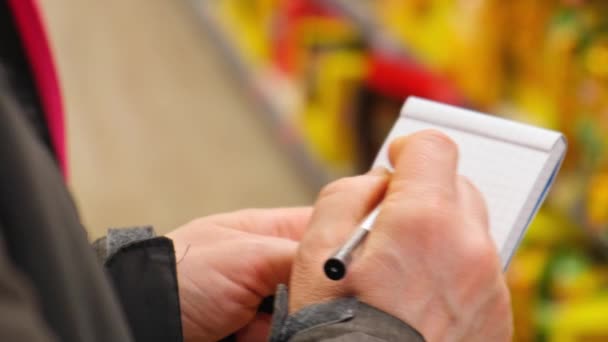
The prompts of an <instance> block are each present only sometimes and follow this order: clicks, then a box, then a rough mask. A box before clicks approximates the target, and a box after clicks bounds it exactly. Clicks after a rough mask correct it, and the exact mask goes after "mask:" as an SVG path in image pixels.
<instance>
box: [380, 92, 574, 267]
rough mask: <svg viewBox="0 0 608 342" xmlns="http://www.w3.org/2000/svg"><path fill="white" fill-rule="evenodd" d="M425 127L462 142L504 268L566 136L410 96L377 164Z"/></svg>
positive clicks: (462, 169)
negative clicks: (397, 141) (403, 138)
mask: <svg viewBox="0 0 608 342" xmlns="http://www.w3.org/2000/svg"><path fill="white" fill-rule="evenodd" d="M425 129H436V130H439V131H441V132H443V133H445V134H446V135H447V136H449V137H450V138H451V139H452V140H454V142H456V144H457V145H458V149H459V157H460V159H459V166H458V172H459V173H460V174H462V175H464V176H466V177H467V178H469V179H470V180H471V182H472V183H473V184H475V186H476V187H477V188H478V189H479V191H480V192H481V193H482V195H483V197H484V199H485V201H486V204H487V207H488V214H489V219H490V233H491V236H492V238H493V240H494V242H495V243H496V246H497V249H498V252H499V254H500V258H501V260H502V263H503V267H504V268H505V269H506V267H507V266H508V264H509V261H510V260H511V257H512V256H513V254H514V252H515V250H516V249H517V246H518V245H519V242H520V241H521V239H522V237H523V235H524V233H525V231H526V229H527V227H528V225H529V224H530V222H531V220H532V219H533V218H534V216H535V215H536V212H537V211H538V209H539V207H540V206H541V204H542V203H543V201H544V199H545V197H546V195H547V193H548V191H549V189H550V187H551V185H552V184H553V181H554V180H555V176H556V174H557V172H558V171H559V168H560V166H561V163H562V160H563V159H564V155H565V153H566V148H567V144H566V140H565V138H564V136H563V135H562V134H561V133H559V132H555V131H551V130H547V129H543V128H538V127H534V126H530V125H526V124H522V123H518V122H514V121H510V120H506V119H503V118H499V117H495V116H491V115H487V114H483V113H479V112H475V111H471V110H467V109H462V108H458V107H454V106H449V105H445V104H440V103H436V102H433V101H428V100H424V99H420V98H416V97H410V98H409V99H408V100H407V101H406V103H405V105H404V106H403V108H402V109H401V113H400V115H399V118H398V119H397V122H396V123H395V125H394V126H393V128H392V130H391V131H390V133H389V135H388V137H387V138H386V140H385V142H384V144H383V146H382V148H381V149H380V152H379V153H378V156H377V157H376V160H375V162H374V166H380V165H382V166H385V167H387V168H389V169H391V165H390V163H389V160H388V153H387V151H388V146H389V144H390V142H391V141H392V140H394V139H395V138H396V137H399V136H404V135H409V134H412V133H414V132H417V131H421V130H425Z"/></svg>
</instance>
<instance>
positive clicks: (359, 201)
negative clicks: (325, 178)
mask: <svg viewBox="0 0 608 342" xmlns="http://www.w3.org/2000/svg"><path fill="white" fill-rule="evenodd" d="M388 179H389V174H388V171H386V170H385V169H375V170H372V171H370V172H369V173H367V174H365V175H361V176H356V177H348V178H342V179H340V180H337V181H335V182H333V183H331V184H329V185H328V186H326V187H325V188H324V189H323V190H322V191H321V193H320V194H319V198H318V200H317V203H316V204H315V209H314V213H313V215H312V218H311V223H310V228H309V232H308V234H307V235H306V237H305V240H304V241H305V242H308V243H307V245H308V244H309V245H311V246H307V248H303V249H306V250H311V251H315V250H318V248H329V249H335V248H337V247H338V246H339V245H341V244H342V243H344V241H345V240H346V239H347V237H348V236H349V235H350V234H351V233H352V231H353V230H354V229H356V227H357V226H358V225H359V224H360V223H361V221H362V220H363V218H364V217H365V216H366V215H367V214H368V213H369V212H370V211H371V210H372V209H373V207H374V206H375V205H376V204H377V203H378V202H379V201H380V200H381V199H382V197H383V196H384V192H385V190H386V186H387V184H388ZM317 255H319V254H317Z"/></svg>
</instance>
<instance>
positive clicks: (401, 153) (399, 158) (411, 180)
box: [387, 130, 458, 196]
mask: <svg viewBox="0 0 608 342" xmlns="http://www.w3.org/2000/svg"><path fill="white" fill-rule="evenodd" d="M389 158H390V160H391V163H392V165H393V166H394V168H395V172H394V174H393V179H392V181H391V185H390V187H389V189H388V194H387V195H389V196H390V195H391V194H394V193H404V195H405V194H406V193H407V195H409V196H412V195H416V194H415V192H416V191H423V192H426V191H428V190H429V189H431V190H432V191H434V189H443V190H444V191H446V190H447V191H453V190H454V185H455V181H456V170H457V167H458V148H457V146H456V144H455V143H454V142H453V141H452V140H451V139H450V138H449V137H447V136H446V135H444V134H443V133H441V132H438V131H435V130H425V131H421V132H418V133H414V134H412V135H410V136H407V137H404V138H399V139H397V140H395V141H394V142H393V143H392V144H391V146H390V148H389ZM408 191H409V193H408Z"/></svg>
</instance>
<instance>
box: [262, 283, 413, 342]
mask: <svg viewBox="0 0 608 342" xmlns="http://www.w3.org/2000/svg"><path fill="white" fill-rule="evenodd" d="M287 302H288V300H287V288H286V287H285V286H283V285H281V286H279V290H278V291H277V294H276V298H275V307H274V315H273V320H272V328H271V337H270V341H271V342H287V341H289V342H312V341H322V342H347V341H348V342H386V341H401V342H424V338H423V337H422V335H421V334H420V333H419V332H418V331H416V330H415V329H414V328H413V327H411V326H410V325H408V324H407V323H405V322H402V321H401V320H399V319H397V318H395V317H393V316H391V315H389V314H387V313H385V312H382V311H380V310H378V309H376V308H374V307H372V306H370V305H367V304H365V303H363V302H360V301H358V300H357V299H356V298H342V299H338V300H334V301H331V302H327V303H320V304H315V305H312V306H309V307H306V308H303V309H302V310H300V311H298V312H296V313H295V314H293V315H288V314H287V312H288V309H287Z"/></svg>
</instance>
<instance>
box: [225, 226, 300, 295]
mask: <svg viewBox="0 0 608 342" xmlns="http://www.w3.org/2000/svg"><path fill="white" fill-rule="evenodd" d="M298 245H299V244H298V243H297V242H295V241H291V240H287V239H283V238H277V237H261V238H260V239H259V240H257V241H256V250H255V251H254V253H252V254H253V257H252V258H253V259H251V260H249V264H250V270H251V272H252V276H253V277H254V279H255V280H256V281H255V282H254V285H253V286H255V287H256V294H257V295H258V296H260V300H261V299H262V298H264V297H267V296H270V295H272V294H274V292H275V291H276V289H277V286H278V285H279V284H287V283H288V282H289V277H290V275H291V267H292V265H293V261H294V259H295V255H296V251H297V249H298ZM235 276H236V277H241V278H242V277H243V275H242V274H240V275H238V274H237V275H235ZM235 279H236V278H235Z"/></svg>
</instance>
